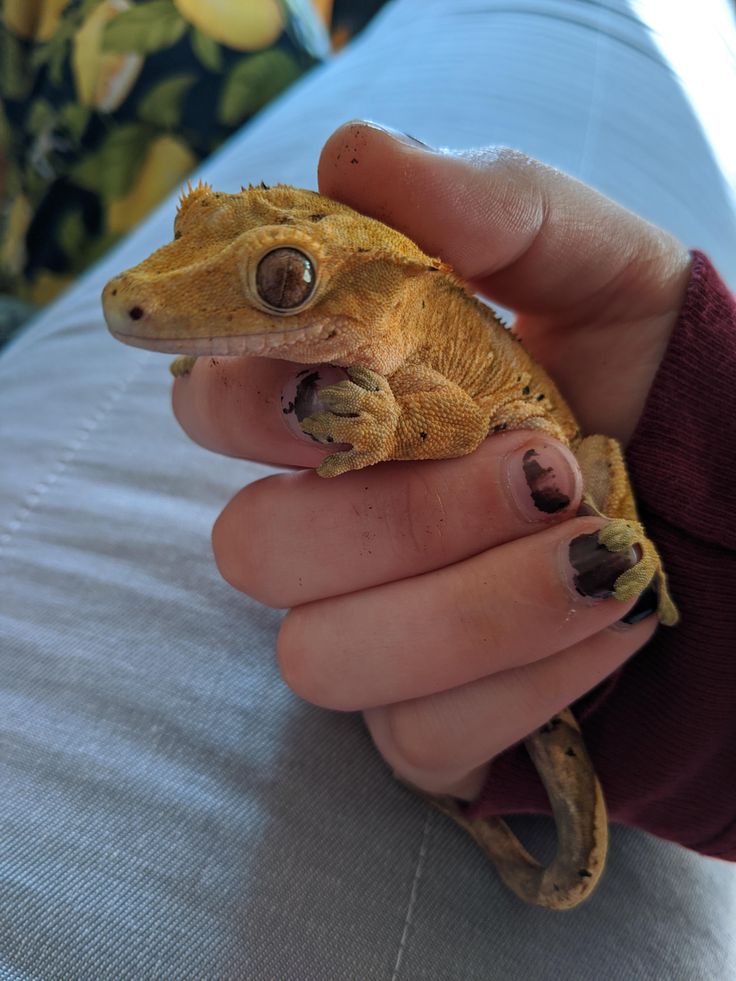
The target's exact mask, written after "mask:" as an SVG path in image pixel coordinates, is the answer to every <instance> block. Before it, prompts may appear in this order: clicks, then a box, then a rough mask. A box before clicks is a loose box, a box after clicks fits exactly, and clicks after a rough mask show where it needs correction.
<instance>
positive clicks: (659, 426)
mask: <svg viewBox="0 0 736 981" xmlns="http://www.w3.org/2000/svg"><path fill="white" fill-rule="evenodd" d="M627 460H628V464H629V471H630V474H631V478H632V482H633V485H634V489H635V491H636V495H637V500H638V502H639V506H640V511H641V516H642V520H643V521H644V524H645V525H646V528H647V530H648V532H649V533H650V535H651V537H652V538H653V539H654V541H656V543H657V545H658V547H659V549H660V551H661V553H662V557H663V560H664V565H665V568H666V570H667V572H668V576H669V580H670V584H671V587H672V593H673V596H674V598H675V601H676V603H677V604H678V606H679V608H680V612H681V615H682V619H681V622H680V623H679V624H678V626H676V627H674V628H665V627H660V628H659V630H658V631H657V633H656V634H655V636H654V638H653V639H652V640H651V641H650V642H649V644H647V646H646V647H644V648H643V649H642V650H641V651H639V653H638V654H636V655H635V656H634V657H633V658H632V659H631V660H630V661H628V662H627V663H626V664H625V665H624V666H623V667H622V668H621V669H620V670H619V671H617V672H616V673H615V674H614V675H612V676H611V677H610V678H608V679H607V680H606V681H605V682H603V684H602V685H600V686H598V688H596V689H594V690H593V691H592V692H590V693H588V695H587V696H585V697H584V698H582V699H581V700H580V701H579V702H577V703H576V705H575V706H574V709H575V713H576V715H577V717H578V719H579V720H580V722H581V724H582V729H583V733H584V735H585V740H586V743H587V746H588V749H589V751H590V754H591V757H592V759H593V762H594V764H595V768H596V771H597V773H598V776H599V778H600V780H601V784H602V786H603V790H604V792H605V795H606V800H607V802H608V807H609V814H610V818H611V820H612V821H619V822H623V823H624V824H628V825H633V826H635V827H637V828H642V829H643V830H645V831H648V832H650V833H652V834H654V835H657V836H658V837H660V838H666V839H669V840H671V841H675V842H678V843H679V844H681V845H684V846H686V847H687V848H691V849H694V850H695V851H698V852H702V853H704V854H706V855H712V856H716V857H718V858H722V859H728V860H730V861H736V595H735V594H736V297H734V296H733V294H731V293H730V292H729V291H728V289H727V288H726V287H725V286H724V284H723V283H722V281H721V280H720V279H719V277H718V274H717V273H716V272H715V270H714V269H713V267H712V266H711V264H710V262H709V261H708V259H707V258H706V257H705V256H704V255H702V253H698V252H695V253H693V268H692V276H691V280H690V283H689V286H688V290H687V294H686V297H685V302H684V304H683V307H682V310H681V312H680V317H679V319H678V323H677V326H676V328H675V332H674V334H673V336H672V340H671V341H670V345H669V347H668V350H667V353H666V355H665V358H664V361H663V363H662V365H661V367H660V370H659V372H658V374H657V377H656V379H655V382H654V385H653V386H652V391H651V393H650V396H649V399H648V402H647V405H646V407H645V410H644V413H643V415H642V418H641V420H640V422H639V425H638V428H637V430H636V433H635V434H634V437H633V439H632V441H631V444H630V446H629V448H628V451H627ZM470 813H471V815H472V816H473V817H490V816H492V815H500V814H513V813H516V814H520V813H527V814H528V813H545V814H548V813H550V807H549V803H548V801H547V800H546V797H545V794H544V790H543V789H542V785H541V783H540V780H539V777H538V776H537V775H536V773H535V771H534V770H533V769H532V766H531V764H530V762H529V759H528V757H527V756H526V753H525V751H524V749H523V747H522V746H520V745H519V746H515V747H512V748H511V749H510V750H508V751H507V752H505V753H503V754H501V755H500V756H498V757H497V758H496V759H495V760H494V761H493V763H492V764H491V767H490V771H489V774H488V778H487V780H486V783H485V786H484V788H483V790H482V792H481V794H480V795H479V797H478V799H477V800H476V801H475V802H474V803H473V804H472V805H470Z"/></svg>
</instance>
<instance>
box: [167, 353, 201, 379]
mask: <svg viewBox="0 0 736 981" xmlns="http://www.w3.org/2000/svg"><path fill="white" fill-rule="evenodd" d="M196 360H197V359H196V358H194V357H192V356H191V355H189V354H182V355H180V356H179V357H178V358H174V360H173V361H172V362H171V364H170V365H169V371H170V372H171V374H172V375H173V376H174V378H184V376H185V375H188V374H190V372H191V370H192V368H193V367H194V363H195V361H196Z"/></svg>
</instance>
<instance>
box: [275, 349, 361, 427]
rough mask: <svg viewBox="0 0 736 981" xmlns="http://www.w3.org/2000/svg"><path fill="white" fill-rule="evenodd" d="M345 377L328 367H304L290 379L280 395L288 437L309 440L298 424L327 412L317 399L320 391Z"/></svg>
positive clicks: (324, 405) (322, 403) (343, 373)
mask: <svg viewBox="0 0 736 981" xmlns="http://www.w3.org/2000/svg"><path fill="white" fill-rule="evenodd" d="M347 377H348V375H347V372H345V371H343V370H342V368H337V367H335V366H334V365H331V364H320V365H305V366H304V367H303V368H301V369H299V370H298V371H297V372H296V374H295V375H292V377H291V378H290V379H289V381H288V382H287V383H286V385H285V386H284V389H283V391H282V393H281V415H282V417H283V419H284V422H285V423H286V426H287V428H288V430H289V432H290V433H291V434H292V436H295V437H296V438H297V439H299V440H302V441H303V440H312V437H311V436H308V435H307V433H305V432H303V430H302V428H301V426H300V425H299V423H300V422H302V420H304V419H306V418H307V416H311V415H312V414H313V413H315V412H323V411H324V410H325V409H327V405H326V404H325V403H324V402H323V401H322V400H321V399H320V397H319V392H320V389H322V388H325V387H326V386H327V385H334V384H335V383H336V382H339V381H342V380H343V379H345V378H347Z"/></svg>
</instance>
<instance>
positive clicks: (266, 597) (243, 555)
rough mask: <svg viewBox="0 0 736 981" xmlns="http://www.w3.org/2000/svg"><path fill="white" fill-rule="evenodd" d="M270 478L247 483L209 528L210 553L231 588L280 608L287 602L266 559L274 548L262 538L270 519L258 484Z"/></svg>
mask: <svg viewBox="0 0 736 981" xmlns="http://www.w3.org/2000/svg"><path fill="white" fill-rule="evenodd" d="M273 479H274V478H272V477H266V478H265V479H264V480H262V481H256V482H255V483H253V484H249V485H248V486H247V487H244V488H243V489H242V490H241V491H239V493H238V494H236V495H235V497H234V498H233V499H232V500H231V501H230V502H229V504H228V505H227V506H226V507H225V508H224V510H223V511H222V512H221V514H220V515H219V516H218V518H217V519H216V521H215V523H214V525H213V527H212V552H213V555H214V559H215V564H216V566H217V569H218V572H219V573H220V575H221V576H222V578H223V579H224V580H225V581H226V582H227V583H229V584H230V585H231V586H232V587H233V588H234V589H237V590H238V591H239V592H241V593H245V594H246V596H250V597H252V598H253V599H255V600H258V601H259V602H260V603H263V604H265V605H266V606H270V607H274V608H280V607H284V606H286V605H288V604H286V603H285V602H284V595H283V590H282V589H281V588H280V587H279V582H278V579H277V578H276V575H275V572H274V569H273V563H272V562H271V561H270V560H269V557H270V556H271V554H272V552H273V549H269V548H267V547H266V545H267V543H266V542H265V541H264V539H263V536H264V534H265V533H266V531H267V529H268V527H269V521H268V520H266V518H265V516H264V515H263V513H262V505H263V502H264V501H266V502H267V501H268V496H269V495H268V489H265V490H264V488H263V487H262V486H260V485H263V484H265V483H266V482H268V481H269V480H273Z"/></svg>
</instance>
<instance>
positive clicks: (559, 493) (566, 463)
mask: <svg viewBox="0 0 736 981" xmlns="http://www.w3.org/2000/svg"><path fill="white" fill-rule="evenodd" d="M505 467H506V487H507V489H508V491H509V494H510V496H511V500H512V501H513V503H514V504H515V506H516V510H517V511H518V512H519V514H520V515H521V516H522V518H524V520H525V521H540V520H542V519H544V518H545V517H550V516H552V515H554V514H559V512H561V511H564V510H565V509H566V508H567V507H569V506H570V503H571V501H573V500H575V499H576V498H577V496H578V493H579V491H580V482H581V478H580V470H579V468H578V466H577V463H576V462H575V457H574V456H573V455H572V453H571V452H570V451H569V450H568V449H567V448H566V447H564V446H562V445H561V444H558V443H548V442H546V441H544V442H542V441H535V442H534V443H533V444H532V445H530V444H529V443H525V444H524V446H522V447H521V448H520V449H517V450H513V451H512V452H511V453H509V455H508V456H507V457H506V460H505Z"/></svg>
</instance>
